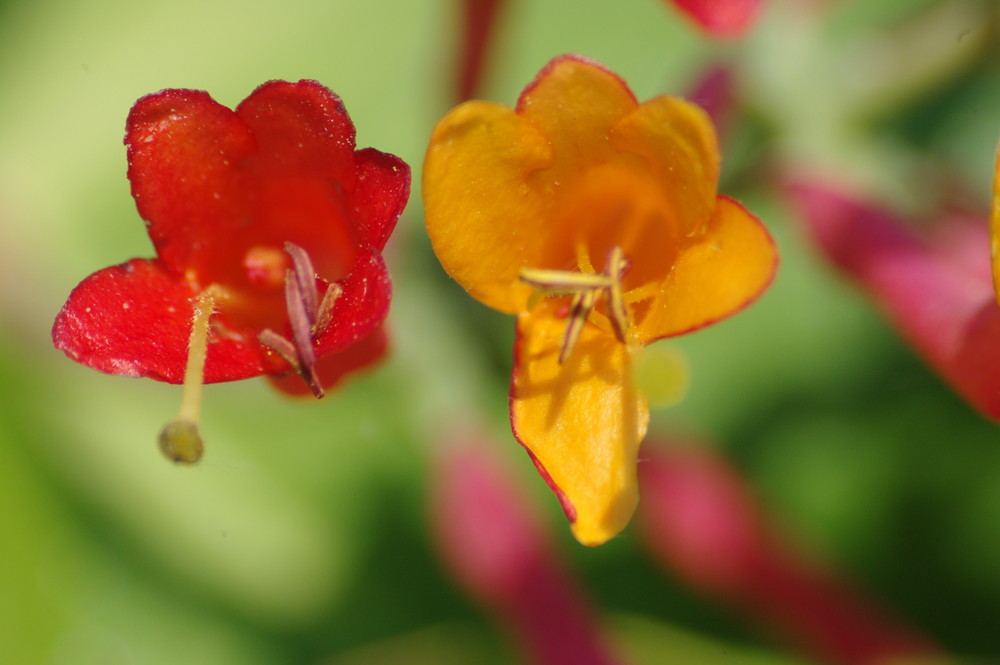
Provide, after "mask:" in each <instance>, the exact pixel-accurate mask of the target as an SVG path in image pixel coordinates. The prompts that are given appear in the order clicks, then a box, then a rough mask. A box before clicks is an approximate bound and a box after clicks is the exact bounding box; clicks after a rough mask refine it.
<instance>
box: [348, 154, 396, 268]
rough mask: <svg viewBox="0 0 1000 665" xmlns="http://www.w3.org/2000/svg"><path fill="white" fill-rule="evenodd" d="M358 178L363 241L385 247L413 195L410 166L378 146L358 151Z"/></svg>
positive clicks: (355, 203) (356, 200) (354, 198)
mask: <svg viewBox="0 0 1000 665" xmlns="http://www.w3.org/2000/svg"><path fill="white" fill-rule="evenodd" d="M354 162H355V165H356V169H357V181H356V182H355V185H354V191H353V192H352V194H351V202H352V207H353V211H354V215H355V218H356V220H357V223H358V225H359V229H358V235H359V240H362V241H365V242H368V243H369V244H371V245H372V247H374V248H375V249H377V250H380V251H381V250H382V249H383V248H384V247H385V243H386V242H387V241H388V240H389V235H390V234H391V233H392V230H393V229H394V228H396V221H397V220H398V219H399V216H400V215H401V214H402V213H403V208H405V207H406V201H407V199H408V198H409V197H410V167H409V165H407V163H406V162H404V161H403V160H402V159H400V158H399V157H396V156H395V155H390V154H387V153H384V152H379V151H378V150H375V149H374V148H365V149H364V150H359V151H357V152H356V153H354Z"/></svg>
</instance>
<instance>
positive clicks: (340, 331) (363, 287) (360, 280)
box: [314, 249, 392, 357]
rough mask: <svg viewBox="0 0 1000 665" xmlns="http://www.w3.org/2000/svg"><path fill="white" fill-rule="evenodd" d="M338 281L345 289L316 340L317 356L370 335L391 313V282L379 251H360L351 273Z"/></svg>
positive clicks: (341, 348)
mask: <svg viewBox="0 0 1000 665" xmlns="http://www.w3.org/2000/svg"><path fill="white" fill-rule="evenodd" d="M338 284H339V285H340V287H341V288H342V289H343V292H342V293H341V294H340V296H339V297H338V298H337V300H336V301H335V302H334V304H333V312H332V314H331V320H330V325H329V326H327V328H326V330H325V331H324V332H322V333H321V334H320V335H319V336H318V337H317V338H316V340H315V346H314V349H315V351H316V356H317V357H320V356H325V355H327V354H330V353H336V352H338V351H341V350H343V349H345V348H347V347H349V346H350V345H352V344H356V343H358V342H360V341H361V340H363V339H365V338H367V337H369V336H370V335H371V334H372V333H374V332H375V330H376V329H377V328H378V327H379V326H381V325H382V322H383V321H384V320H385V317H386V316H387V315H388V314H389V301H390V300H391V299H392V283H391V282H390V281H389V271H388V270H387V269H386V267H385V261H384V260H383V259H382V256H381V255H380V254H379V253H378V252H377V251H375V250H373V249H368V250H363V251H359V252H358V253H357V256H356V258H355V261H354V266H353V268H352V269H351V273H350V275H349V276H348V277H347V278H346V279H345V280H343V281H341V282H338Z"/></svg>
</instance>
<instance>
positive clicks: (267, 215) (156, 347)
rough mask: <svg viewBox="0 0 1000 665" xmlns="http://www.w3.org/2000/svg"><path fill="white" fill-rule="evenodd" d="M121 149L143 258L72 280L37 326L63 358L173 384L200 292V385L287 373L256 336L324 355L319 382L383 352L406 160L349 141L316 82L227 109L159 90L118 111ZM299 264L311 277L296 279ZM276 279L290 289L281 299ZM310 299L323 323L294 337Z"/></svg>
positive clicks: (345, 124)
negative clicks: (356, 359) (146, 247)
mask: <svg viewBox="0 0 1000 665" xmlns="http://www.w3.org/2000/svg"><path fill="white" fill-rule="evenodd" d="M125 145H126V146H127V147H128V163H129V168H128V177H129V180H130V181H131V183H132V195H133V197H134V198H135V201H136V206H137V208H138V210H139V214H140V215H141V216H142V218H143V219H145V220H146V226H147V229H148V232H149V235H150V238H151V239H152V241H153V245H154V246H155V248H156V254H157V256H156V258H154V259H132V260H130V261H128V262H126V263H124V264H121V265H118V266H112V267H109V268H105V269H103V270H99V271H98V272H96V273H94V274H92V275H91V276H90V277H88V278H87V279H85V280H84V281H83V282H82V283H80V285H79V286H77V287H76V289H74V290H73V293H72V294H71V295H70V298H69V300H68V301H67V303H66V304H65V306H63V309H62V311H61V312H59V315H58V316H57V318H56V322H55V326H54V328H53V331H52V336H53V340H54V341H55V345H56V346H57V347H58V348H60V349H62V350H63V351H64V352H65V353H66V354H67V355H68V356H69V357H70V358H72V359H73V360H76V361H78V362H81V363H83V364H85V365H87V366H89V367H93V368H94V369H97V370H100V371H102V372H108V373H110V374H120V375H124V376H148V377H151V378H154V379H157V380H160V381H167V382H169V383H180V382H181V381H182V380H183V379H184V371H185V367H186V364H187V359H188V342H189V335H190V332H191V321H192V312H193V305H192V302H193V301H194V299H195V298H197V297H198V296H199V294H202V293H203V292H205V291H206V290H208V289H209V287H212V288H213V295H214V296H215V309H214V312H213V313H212V315H211V323H210V330H209V331H208V352H207V357H206V359H205V365H204V381H205V382H206V383H214V382H218V381H234V380H238V379H246V378H250V377H254V376H259V375H261V374H270V375H280V374H283V373H285V372H287V371H289V369H290V363H289V362H288V361H289V360H290V358H284V357H282V355H281V353H279V352H278V351H276V350H275V349H274V346H275V343H273V338H272V340H271V341H272V343H271V344H267V342H268V336H269V335H273V336H275V337H277V336H279V335H280V336H281V337H282V338H284V339H285V340H286V341H288V342H289V344H290V345H291V347H292V348H293V349H294V350H295V351H296V352H297V353H298V354H300V355H302V354H305V355H306V356H308V355H309V354H310V353H311V354H312V355H313V356H314V357H315V358H316V359H318V358H324V359H328V360H324V362H322V363H320V364H319V369H318V371H319V373H320V375H321V377H322V383H323V384H324V385H327V386H329V385H332V384H333V383H334V382H336V381H337V379H338V378H339V377H340V374H339V373H338V372H334V373H332V374H329V375H326V376H322V375H323V369H324V367H323V366H324V364H329V365H331V366H337V365H347V366H350V365H351V364H352V363H351V362H350V360H349V359H345V358H344V356H352V355H353V354H354V353H355V352H356V351H357V352H360V353H362V354H365V356H366V357H367V359H368V361H373V360H375V359H377V357H378V356H380V355H381V353H380V352H379V353H372V349H376V348H381V347H382V346H384V340H382V338H381V335H382V333H381V331H380V326H381V324H382V321H383V320H384V318H385V316H386V313H387V311H388V307H389V298H390V284H389V277H388V274H387V272H386V268H385V264H384V263H383V261H382V257H381V255H380V251H381V250H382V248H383V247H384V246H385V243H386V240H387V239H388V237H389V234H390V233H391V232H392V229H393V226H394V225H395V223H396V219H397V218H398V217H399V214H400V213H401V212H402V210H403V207H404V205H405V204H406V199H407V197H408V195H409V168H408V167H407V165H406V164H405V163H404V162H403V161H401V160H400V159H398V158H397V157H394V156H392V155H388V154H385V153H381V152H378V151H376V150H372V149H370V148H369V149H365V150H355V149H354V148H355V146H354V125H353V124H352V123H351V120H350V118H349V117H348V115H347V111H346V110H345V109H344V106H343V103H342V102H341V101H340V99H339V98H338V97H337V96H336V95H335V94H333V93H332V92H331V91H329V90H328V89H326V88H325V87H323V86H322V85H320V84H319V83H316V82H315V81H299V82H298V83H289V82H285V81H271V82H269V83H265V84H264V85H262V86H260V87H259V88H258V89H257V90H256V91H254V92H253V94H251V95H250V96H249V97H248V98H247V99H245V100H244V101H243V102H242V103H241V104H240V105H239V106H238V107H237V108H236V110H235V111H231V110H229V109H228V108H225V107H223V106H221V105H219V104H218V103H216V102H215V101H214V100H212V98H211V97H209V96H208V94H207V93H205V92H201V91H196V90H163V91H161V92H158V93H155V94H152V95H149V96H147V97H143V98H142V99H140V100H139V101H138V102H137V103H136V105H135V106H134V107H133V108H132V111H131V113H130V114H129V117H128V122H127V130H126V135H125ZM286 243H292V245H290V246H289V247H290V248H291V249H290V251H289V250H286ZM295 248H301V251H299V250H297V249H295ZM296 255H297V256H298V258H296ZM303 257H304V259H305V261H304V263H305V265H303V260H302V259H303ZM310 259H311V263H312V264H314V265H315V274H305V273H306V272H309V271H311V270H312V267H311V266H310V265H308V264H309V263H310ZM289 270H290V271H291V272H289V273H288V275H289V277H288V278H287V279H286V272H287V271H289ZM293 277H294V279H293ZM286 282H287V283H288V284H289V285H292V286H294V287H295V290H296V291H301V293H298V294H292V295H294V297H292V296H290V295H289V294H287V293H286V291H289V290H290V289H289V288H286ZM324 295H328V296H329V298H328V303H327V304H328V305H332V306H330V307H329V311H328V312H326V314H325V317H326V318H327V321H326V322H322V321H321V322H319V323H321V324H322V325H317V324H316V322H313V324H314V327H315V330H314V331H311V334H309V335H307V336H306V337H307V339H305V340H303V339H302V337H301V335H300V334H299V333H301V332H302V331H297V330H295V328H296V323H295V320H296V317H295V315H294V312H291V313H290V311H289V310H290V309H293V310H294V309H295V308H296V303H295V302H293V301H294V300H295V298H298V299H300V300H303V301H304V302H306V303H307V304H309V303H312V307H313V309H314V315H315V313H316V311H315V310H317V309H319V303H320V302H322V296H324ZM335 295H336V299H335V300H332V302H331V300H330V299H331V298H333V296H335ZM264 331H270V333H265V332H264ZM262 333H263V335H264V343H262V341H261V336H262ZM278 344H280V342H279V343H278ZM306 347H308V348H306ZM291 360H297V359H296V358H294V357H293V358H291ZM307 360H308V359H307ZM313 364H314V363H313ZM303 369H305V368H303ZM314 369H315V368H314Z"/></svg>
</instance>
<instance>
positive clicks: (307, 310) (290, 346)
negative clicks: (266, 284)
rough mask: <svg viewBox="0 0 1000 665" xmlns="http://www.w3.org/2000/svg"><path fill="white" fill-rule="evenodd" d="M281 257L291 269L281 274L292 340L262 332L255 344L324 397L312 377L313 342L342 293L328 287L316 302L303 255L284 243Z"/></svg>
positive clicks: (313, 279)
mask: <svg viewBox="0 0 1000 665" xmlns="http://www.w3.org/2000/svg"><path fill="white" fill-rule="evenodd" d="M285 253H287V254H288V256H289V257H290V258H291V259H292V268H289V269H288V270H286V271H285V307H286V309H287V310H288V322H289V324H290V326H291V328H292V338H291V339H288V338H287V337H285V336H283V335H280V334H278V333H277V332H275V331H274V330H271V329H270V328H265V329H264V330H262V331H261V332H260V334H259V335H258V336H257V340H258V341H259V342H260V343H261V344H263V345H264V346H266V347H268V348H269V349H271V350H272V351H274V352H275V353H277V354H278V355H279V356H281V358H282V359H283V360H284V361H285V362H287V363H288V364H289V365H291V366H292V369H294V370H295V371H296V372H298V373H299V376H301V377H302V379H303V380H304V381H305V382H306V385H308V386H309V389H310V390H312V392H313V395H315V396H316V397H317V399H318V398H321V397H323V395H324V394H325V393H324V391H323V386H322V384H321V383H320V380H319V376H318V375H317V374H316V354H315V352H314V351H313V342H314V341H315V339H316V338H317V337H318V336H319V335H320V334H321V333H322V332H323V331H324V330H326V327H327V326H328V325H329V324H330V319H331V317H332V315H333V303H334V302H336V300H337V298H338V297H339V296H340V294H341V291H342V289H341V288H340V286H338V285H337V284H331V285H330V286H329V287H327V289H326V293H324V294H323V297H322V298H320V295H319V289H318V288H317V286H316V271H315V270H314V269H313V264H312V261H311V260H310V259H309V255H308V254H307V253H306V251H305V250H304V249H302V248H301V247H299V246H298V245H295V244H292V243H290V242H286V243H285Z"/></svg>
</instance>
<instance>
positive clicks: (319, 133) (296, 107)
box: [236, 80, 354, 189]
mask: <svg viewBox="0 0 1000 665" xmlns="http://www.w3.org/2000/svg"><path fill="white" fill-rule="evenodd" d="M236 114H237V115H238V116H239V117H240V119H242V120H243V121H244V122H245V123H246V125H247V127H248V128H249V129H250V131H251V132H252V133H253V136H254V138H255V139H256V141H257V157H256V158H255V159H256V160H259V163H258V166H259V167H260V168H261V170H262V171H266V173H267V175H268V176H273V175H276V174H280V173H282V172H286V173H287V172H294V173H309V174H312V175H314V176H316V177H319V178H322V179H324V180H327V181H329V182H336V183H342V184H343V185H344V186H345V187H346V188H348V189H350V188H351V187H352V185H353V183H354V162H353V160H351V155H352V154H353V152H354V125H353V124H352V123H351V119H350V117H349V116H348V115H347V110H346V109H345V108H344V103H343V102H342V101H341V100H340V97H338V96H337V95H335V94H334V93H333V92H332V91H330V90H329V89H328V88H326V87H325V86H323V85H321V84H320V83H317V82H316V81H309V80H303V81H299V82H297V83H291V82H288V81H269V82H268V83H265V84H263V85H261V86H260V87H259V88H257V89H256V90H254V91H253V92H252V93H251V94H250V96H249V97H247V98H246V99H244V100H243V101H242V102H241V103H240V105H239V106H237V107H236Z"/></svg>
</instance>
